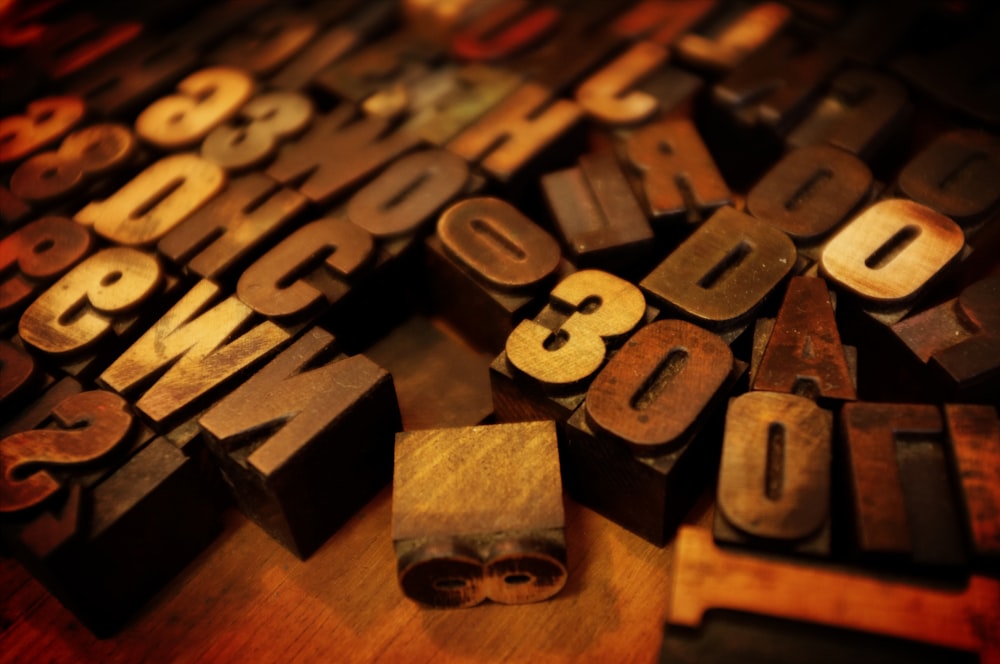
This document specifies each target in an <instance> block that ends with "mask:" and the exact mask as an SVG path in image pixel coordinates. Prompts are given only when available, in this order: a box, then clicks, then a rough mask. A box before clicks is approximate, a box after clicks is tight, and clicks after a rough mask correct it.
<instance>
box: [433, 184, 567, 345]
mask: <svg viewBox="0 0 1000 664" xmlns="http://www.w3.org/2000/svg"><path fill="white" fill-rule="evenodd" d="M425 246H426V259H427V273H428V279H429V282H430V283H429V288H430V291H431V300H432V302H433V303H434V307H435V310H436V311H438V312H439V313H440V315H442V316H443V317H444V318H446V319H447V320H448V321H449V322H450V323H451V324H452V325H454V326H455V327H456V328H457V329H458V330H460V331H461V332H462V333H463V334H464V335H465V336H466V337H467V338H468V339H470V340H471V341H472V342H473V343H474V344H477V345H479V346H481V347H482V348H484V349H487V350H489V351H490V352H493V353H496V352H497V351H499V350H500V349H501V348H503V345H504V342H505V341H506V339H507V336H508V335H509V334H510V332H511V331H512V330H513V329H514V326H515V325H516V324H517V323H518V322H520V320H521V319H523V318H524V317H526V316H527V315H529V314H530V313H531V312H530V311H529V310H530V308H531V305H532V304H533V303H534V302H535V301H536V300H537V298H538V296H539V295H540V294H541V292H542V291H544V290H546V289H547V286H548V285H549V284H551V283H552V281H553V279H554V278H555V276H556V275H557V273H558V272H566V271H568V269H569V268H568V267H566V266H565V265H564V264H562V263H561V259H562V253H561V252H560V249H559V244H558V243H557V242H556V241H555V239H554V238H553V237H552V236H551V235H549V234H548V233H547V232H545V231H544V230H542V228H541V227H539V226H538V225H536V224H535V223H534V222H532V221H531V220H530V219H528V218H527V217H525V216H524V215H523V214H521V212H519V211H518V210H517V208H515V207H514V206H512V205H511V204H510V203H507V202H505V201H503V200H500V199H497V198H486V197H477V198H470V199H466V200H464V201H461V202H459V203H456V204H454V205H452V206H451V207H450V208H448V209H447V210H446V211H445V212H444V214H442V215H441V217H440V219H439V220H438V225H437V234H436V235H435V236H433V237H431V238H429V239H428V240H427V242H426V245H425Z"/></svg>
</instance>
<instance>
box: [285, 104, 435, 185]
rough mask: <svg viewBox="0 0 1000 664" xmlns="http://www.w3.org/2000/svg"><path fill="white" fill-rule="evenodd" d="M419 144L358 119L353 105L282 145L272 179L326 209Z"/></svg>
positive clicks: (378, 122)
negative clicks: (294, 189) (345, 156)
mask: <svg viewBox="0 0 1000 664" xmlns="http://www.w3.org/2000/svg"><path fill="white" fill-rule="evenodd" d="M418 143H419V139H418V138H417V137H416V136H413V135H410V134H408V133H406V132H402V131H391V132H390V124H389V122H388V121H387V120H385V119H383V118H377V117H357V113H356V111H355V109H354V108H353V107H352V106H350V105H348V104H341V105H340V106H338V107H337V108H335V109H334V110H333V111H331V112H330V113H328V114H327V115H324V116H320V117H317V118H316V119H315V120H314V121H313V124H312V126H311V127H310V128H309V130H308V131H306V133H305V134H303V135H302V136H300V137H299V138H298V139H296V140H295V141H291V142H289V143H287V144H285V145H283V146H282V147H281V149H280V150H279V152H278V157H277V158H276V159H275V161H274V162H273V163H272V164H271V166H270V167H268V169H267V175H269V176H270V177H272V178H274V179H275V180H277V181H278V182H280V183H282V184H284V185H289V186H293V187H295V188H296V189H298V190H299V192H301V193H302V194H303V195H304V196H305V197H306V198H308V199H309V200H310V201H312V202H314V203H317V204H319V205H325V204H327V203H329V202H331V201H332V200H334V199H335V198H336V197H338V196H339V195H341V194H343V193H344V192H346V191H347V190H348V189H350V188H352V187H354V186H356V185H357V184H359V183H360V182H361V181H362V180H364V179H366V178H368V177H370V176H371V175H372V174H373V173H375V172H376V171H378V170H379V169H380V168H382V167H383V166H385V165H386V164H388V163H389V162H390V161H392V160H393V159H395V158H397V157H398V156H399V155H401V154H403V153H405V152H408V151H409V150H411V149H413V148H415V147H416V146H417V144H418ZM344 155H351V158H350V159H344Z"/></svg>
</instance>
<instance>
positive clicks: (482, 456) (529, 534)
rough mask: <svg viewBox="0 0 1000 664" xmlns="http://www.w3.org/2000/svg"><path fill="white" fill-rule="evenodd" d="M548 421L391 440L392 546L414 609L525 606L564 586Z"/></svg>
mask: <svg viewBox="0 0 1000 664" xmlns="http://www.w3.org/2000/svg"><path fill="white" fill-rule="evenodd" d="M564 524H565V517H564V513H563V503H562V483H561V481H560V478H559V452H558V448H557V444H556V427H555V423H554V422H525V423H518V424H496V425H490V426H477V427H465V428H460V429H430V430H425V431H410V432H404V433H400V434H397V435H396V464H395V475H394V478H393V494H392V539H393V544H394V545H395V547H396V560H397V566H398V567H397V569H398V574H399V584H400V586H401V587H402V590H403V593H404V594H405V595H407V596H408V597H410V598H411V599H414V600H416V601H418V602H420V603H422V604H428V605H431V606H439V607H465V606H473V605H475V604H479V603H480V602H481V601H483V600H484V599H491V600H493V601H494V602H501V603H504V604H520V603H525V602H534V601H538V600H543V599H547V598H549V597H551V596H552V595H554V594H556V593H557V592H559V590H560V589H561V588H562V587H563V585H564V584H565V582H566V539H565V531H564Z"/></svg>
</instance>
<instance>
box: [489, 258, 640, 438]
mask: <svg viewBox="0 0 1000 664" xmlns="http://www.w3.org/2000/svg"><path fill="white" fill-rule="evenodd" d="M647 316H648V312H647V308H646V300H645V298H643V296H642V292H641V291H640V290H639V289H638V288H636V287H635V286H634V285H632V284H631V283H629V282H627V281H625V280H624V279H621V278H619V277H616V276H614V275H612V274H609V273H607V272H602V271H600V270H581V271H579V272H574V273H572V274H570V275H569V276H568V277H566V278H565V279H563V280H562V281H560V282H559V283H558V284H556V287H555V288H553V289H552V292H551V293H550V294H549V303H548V304H547V305H546V306H545V308H544V309H543V310H542V311H541V312H540V313H539V314H538V315H537V316H536V317H535V318H534V319H531V320H522V321H521V322H520V323H518V324H517V327H515V328H514V330H513V331H512V332H511V333H510V336H508V337H507V343H506V345H505V346H504V351H503V353H501V354H500V355H499V356H497V358H496V359H495V360H494V362H493V364H491V365H490V384H491V386H492V390H493V407H494V411H495V412H496V416H497V419H498V420H500V421H507V422H511V421H526V420H539V419H553V420H556V421H558V422H562V421H565V420H566V418H567V417H569V415H570V414H571V413H572V412H573V411H574V410H575V409H576V408H577V407H578V406H579V405H580V403H582V401H583V399H584V396H585V394H586V390H587V386H588V385H589V383H590V381H591V380H592V379H593V377H594V376H595V375H596V374H597V372H598V370H599V369H600V368H601V367H602V366H604V363H605V360H606V358H607V355H608V352H609V350H610V349H612V348H614V347H616V346H618V345H619V344H620V343H621V342H622V341H623V340H624V339H625V338H626V337H627V335H629V334H630V333H631V332H632V331H633V330H635V329H636V328H637V327H639V326H640V325H641V324H642V323H644V322H645V321H646V319H647Z"/></svg>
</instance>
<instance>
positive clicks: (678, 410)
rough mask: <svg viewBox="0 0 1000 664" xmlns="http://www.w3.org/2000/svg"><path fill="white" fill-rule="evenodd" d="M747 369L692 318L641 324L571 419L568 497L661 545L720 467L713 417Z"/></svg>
mask: <svg viewBox="0 0 1000 664" xmlns="http://www.w3.org/2000/svg"><path fill="white" fill-rule="evenodd" d="M744 368H745V365H743V364H742V363H740V362H734V360H733V354H732V351H730V350H729V346H727V345H726V343H725V342H724V341H723V340H722V339H721V338H719V337H718V336H716V335H714V334H712V333H711V332H707V331H705V330H703V329H701V328H699V327H697V326H695V325H693V324H691V323H687V322H685V321H679V320H667V321H658V322H655V323H650V324H649V325H647V326H645V327H643V328H640V329H639V331H638V332H636V333H635V334H633V335H632V337H631V338H630V339H629V340H628V341H627V342H625V344H624V345H623V346H622V348H621V349H620V350H619V351H618V352H617V353H616V354H615V355H614V357H612V358H611V360H610V361H609V362H608V364H607V366H605V367H604V369H602V370H601V372H600V373H599V374H598V375H597V377H596V378H595V379H594V382H593V383H591V385H590V388H589V389H588V390H587V399H586V401H585V402H584V405H583V406H582V407H581V408H579V409H577V411H576V412H575V413H573V415H572V416H571V417H570V418H569V421H568V422H567V426H566V440H565V442H564V443H563V445H562V446H561V449H560V462H561V464H562V470H563V481H564V482H565V484H566V489H567V491H568V492H569V494H570V495H571V496H573V498H574V499H575V500H578V501H579V502H581V503H583V504H584V505H587V506H588V507H590V508H592V509H594V510H597V511H598V512H600V513H601V514H603V515H604V516H606V517H608V518H609V519H611V520H612V521H614V522H615V523H618V524H619V525H621V526H623V527H625V528H627V529H629V530H631V531H632V532H634V533H636V534H638V535H640V536H642V537H644V538H646V539H647V540H649V541H651V542H653V543H654V544H657V545H660V546H662V545H663V544H664V543H665V542H666V540H667V539H669V538H670V537H671V536H672V535H673V532H674V529H675V528H676V527H677V524H678V523H680V520H681V519H682V518H683V517H684V515H685V514H687V512H688V510H689V509H690V507H691V505H692V504H693V503H694V501H695V499H696V498H697V497H698V496H699V495H700V494H701V492H702V490H703V489H704V488H705V486H706V485H707V484H708V482H709V480H710V479H711V475H712V473H714V472H715V468H716V464H715V463H713V462H714V461H715V460H716V459H718V453H719V448H720V445H719V441H720V440H721V437H722V436H721V431H713V430H711V427H710V426H709V424H710V420H711V418H713V416H714V415H715V414H716V413H717V411H718V408H719V407H720V406H721V405H722V402H723V400H724V397H725V394H726V392H728V390H729V388H731V387H732V385H733V383H734V382H735V381H736V379H737V378H738V377H739V376H740V375H741V374H742V373H743V370H744Z"/></svg>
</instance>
